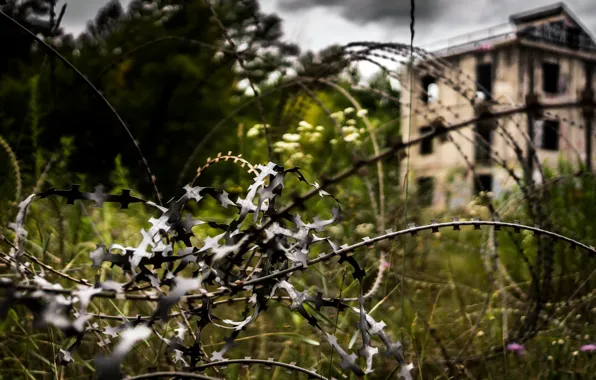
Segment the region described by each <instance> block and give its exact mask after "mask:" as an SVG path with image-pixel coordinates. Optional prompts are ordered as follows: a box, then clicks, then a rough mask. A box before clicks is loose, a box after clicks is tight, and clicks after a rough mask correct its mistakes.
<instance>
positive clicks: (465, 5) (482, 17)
mask: <svg viewBox="0 0 596 380" xmlns="http://www.w3.org/2000/svg"><path fill="white" fill-rule="evenodd" d="M553 3H554V1H550V0H526V1H525V2H521V1H518V0H416V20H417V21H419V22H420V24H421V25H424V26H431V25H432V26H433V29H436V30H437V32H438V31H439V30H441V31H442V32H444V33H449V30H450V29H451V28H452V27H455V28H457V29H459V28H460V27H465V26H466V25H482V24H484V25H486V26H487V27H488V26H490V25H491V24H494V23H505V22H507V21H508V18H509V16H510V15H511V14H513V13H517V12H522V11H526V10H529V9H532V8H536V7H541V6H545V5H549V4H553ZM278 4H279V7H280V9H281V10H282V11H300V10H309V9H311V8H315V7H323V8H329V9H330V10H331V11H336V12H337V14H338V15H339V16H341V17H342V18H344V19H346V20H348V21H350V22H352V23H355V24H361V25H362V24H369V23H378V24H383V25H384V26H388V25H392V24H393V25H395V23H403V22H405V21H409V19H410V0H279V2H278ZM566 4H567V5H568V6H569V7H570V8H571V10H572V11H573V12H575V14H576V15H577V16H578V17H579V18H580V20H582V21H583V22H584V23H585V24H586V26H587V27H588V28H590V29H591V30H592V31H593V30H594V29H596V2H594V0H569V1H567V2H566Z"/></svg>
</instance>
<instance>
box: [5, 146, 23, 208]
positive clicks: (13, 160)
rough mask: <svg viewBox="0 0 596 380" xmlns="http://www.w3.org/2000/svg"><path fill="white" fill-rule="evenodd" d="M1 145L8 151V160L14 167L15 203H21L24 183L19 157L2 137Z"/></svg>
mask: <svg viewBox="0 0 596 380" xmlns="http://www.w3.org/2000/svg"><path fill="white" fill-rule="evenodd" d="M0 145H1V146H2V148H3V149H4V151H6V154H7V155H8V160H9V161H10V165H11V166H12V171H13V174H14V181H15V193H14V199H15V202H17V203H19V202H20V201H21V191H22V189H23V183H22V181H21V169H20V167H19V161H18V160H17V155H16V154H15V153H14V151H13V150H12V148H11V147H10V144H9V143H8V142H7V141H6V140H5V139H4V138H3V137H2V136H0Z"/></svg>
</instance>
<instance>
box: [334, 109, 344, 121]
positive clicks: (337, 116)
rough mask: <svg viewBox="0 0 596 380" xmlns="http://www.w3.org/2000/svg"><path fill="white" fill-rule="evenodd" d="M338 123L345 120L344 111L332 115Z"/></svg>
mask: <svg viewBox="0 0 596 380" xmlns="http://www.w3.org/2000/svg"><path fill="white" fill-rule="evenodd" d="M330 116H331V117H332V118H333V119H335V120H336V121H339V122H342V121H343V120H344V117H345V116H344V113H343V112H342V111H337V112H334V113H332V114H331V115H330Z"/></svg>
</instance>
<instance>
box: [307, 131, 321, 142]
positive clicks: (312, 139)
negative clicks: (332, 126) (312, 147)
mask: <svg viewBox="0 0 596 380" xmlns="http://www.w3.org/2000/svg"><path fill="white" fill-rule="evenodd" d="M321 137H323V135H322V134H321V133H320V132H313V133H312V134H311V135H310V136H309V139H308V141H310V142H317V141H319V140H320V139H321Z"/></svg>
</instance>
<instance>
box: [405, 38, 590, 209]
mask: <svg viewBox="0 0 596 380" xmlns="http://www.w3.org/2000/svg"><path fill="white" fill-rule="evenodd" d="M529 57H531V58H532V59H533V60H534V72H533V75H534V92H535V93H536V94H537V95H538V97H539V100H540V101H541V102H543V103H549V102H555V103H561V102H566V101H575V100H577V99H579V96H580V92H581V91H582V90H583V89H584V87H585V71H584V64H583V62H582V61H581V60H580V58H574V57H571V56H563V55H560V54H557V53H556V52H549V51H547V50H533V51H532V53H531V55H530V56H528V53H527V52H526V50H525V48H524V47H522V46H520V45H518V44H511V43H509V44H504V45H502V46H495V47H493V48H492V50H490V51H474V52H470V53H466V54H461V55H458V56H455V57H449V58H447V59H446V61H436V62H433V63H431V64H428V63H423V64H422V67H420V65H417V66H415V67H414V71H413V82H414V86H413V102H412V112H411V113H410V107H409V104H407V102H408V100H409V97H407V96H406V97H404V99H405V102H403V103H402V104H403V106H402V115H403V116H402V118H403V122H402V128H403V129H404V135H405V141H408V140H410V139H412V138H416V137H418V136H420V127H421V126H426V125H428V124H430V122H432V121H433V120H435V119H437V118H439V117H440V118H443V119H444V121H445V122H446V123H447V124H451V125H452V124H456V123H459V122H463V121H465V120H469V119H472V118H473V117H474V115H475V111H474V106H473V105H472V102H471V99H473V98H474V95H475V90H476V84H475V82H476V78H475V76H476V65H477V64H479V63H491V64H492V67H493V92H492V94H493V99H494V100H496V101H497V102H498V103H499V105H496V106H493V110H495V111H498V110H500V109H506V108H510V107H512V106H514V105H522V104H524V103H525V97H526V94H527V93H528V91H529V83H530V73H529V63H528V62H529ZM542 62H553V63H558V64H559V67H560V78H561V81H560V83H559V84H560V86H564V87H565V90H564V91H562V92H561V93H560V94H557V95H549V94H546V93H545V92H544V91H543V90H542V89H543V70H542ZM429 73H430V74H431V75H433V76H434V77H436V78H438V82H437V85H438V89H439V94H438V99H437V101H436V102H434V103H429V104H426V103H425V102H424V101H423V100H422V99H421V95H422V93H423V89H422V77H423V76H424V75H427V74H429ZM406 78H407V79H406ZM402 83H406V84H409V83H410V82H409V72H408V70H405V72H404V81H402ZM407 91H408V89H407V88H404V94H406V93H407ZM550 113H551V114H552V115H556V116H558V117H559V118H560V127H559V128H560V129H559V132H560V136H559V142H558V144H559V150H557V151H548V150H544V149H538V150H537V154H538V158H539V160H540V162H541V163H544V164H545V165H547V166H549V167H552V168H554V167H556V166H557V163H558V160H559V159H564V160H566V161H569V162H571V163H572V164H574V166H577V162H578V160H582V161H585V131H584V129H583V128H582V126H583V124H584V118H583V116H582V114H581V110H580V109H579V108H574V109H559V110H552V111H550ZM547 117H548V116H547ZM410 122H411V125H410ZM595 124H596V123H595ZM499 126H500V127H502V128H503V129H504V130H505V131H506V132H507V134H508V135H509V136H510V138H511V139H513V140H514V141H515V142H516V143H517V144H519V145H520V146H521V148H522V150H523V155H524V157H525V156H526V151H527V149H526V148H527V130H528V128H527V116H526V114H516V115H513V116H512V117H508V118H503V119H500V120H499ZM595 127H596V125H595ZM410 130H411V136H410V134H409V131H410ZM535 130H536V138H535V142H536V144H537V145H536V146H540V143H541V136H542V134H541V129H540V127H536V128H535ZM450 137H451V139H452V141H446V142H440V141H438V139H434V140H433V143H432V144H433V152H432V154H429V155H421V154H420V145H417V146H414V147H412V149H411V150H410V168H409V169H410V170H409V175H410V178H409V183H410V184H411V186H413V187H415V186H416V182H417V178H419V177H425V176H430V177H433V178H434V181H435V192H434V198H433V207H435V208H445V207H452V208H453V207H461V206H465V205H467V204H468V202H469V201H470V200H471V198H472V195H473V189H474V181H473V175H472V172H471V171H470V170H469V167H470V165H473V166H474V168H475V170H476V171H477V174H492V176H493V193H495V195H498V194H499V193H500V192H501V191H506V190H507V189H511V188H512V187H514V186H515V181H514V180H513V179H512V178H511V177H510V176H509V175H508V174H507V171H506V170H505V169H503V167H502V166H499V164H492V165H476V163H475V161H474V149H475V148H474V139H475V129H474V128H473V125H470V126H467V127H465V128H463V129H461V130H459V131H458V132H452V133H450ZM510 138H508V137H505V134H504V133H503V132H501V133H499V132H498V131H495V132H493V143H492V149H493V152H495V154H496V155H497V158H498V159H499V160H500V161H502V163H503V165H505V166H508V167H512V168H513V169H514V170H515V172H516V173H518V175H519V176H520V178H523V170H522V166H521V165H520V163H519V162H518V158H517V155H516V153H515V150H514V148H513V144H512V142H511V141H510ZM592 140H593V143H592V146H595V145H596V139H594V137H592ZM464 156H465V157H464ZM466 158H467V161H468V163H466ZM592 162H595V161H594V155H593V157H592ZM404 163H405V161H404ZM402 173H406V170H405V168H403V170H402ZM536 179H539V178H537V177H536Z"/></svg>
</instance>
